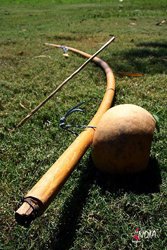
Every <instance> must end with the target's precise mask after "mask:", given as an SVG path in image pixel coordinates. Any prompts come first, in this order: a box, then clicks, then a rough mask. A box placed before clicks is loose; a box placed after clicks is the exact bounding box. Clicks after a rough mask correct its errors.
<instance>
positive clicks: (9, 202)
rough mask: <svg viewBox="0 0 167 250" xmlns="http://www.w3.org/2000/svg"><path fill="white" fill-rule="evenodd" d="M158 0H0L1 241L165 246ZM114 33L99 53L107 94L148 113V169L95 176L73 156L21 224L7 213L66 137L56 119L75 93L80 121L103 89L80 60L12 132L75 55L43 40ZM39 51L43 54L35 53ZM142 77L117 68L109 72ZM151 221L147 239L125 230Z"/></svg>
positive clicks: (163, 55) (75, 40)
mask: <svg viewBox="0 0 167 250" xmlns="http://www.w3.org/2000/svg"><path fill="white" fill-rule="evenodd" d="M165 6H166V0H160V1H155V0H154V1H153V0H148V1H144V0H143V1H142V0H140V1H139V0H134V1H133V2H132V1H123V2H119V1H116V0H113V1H94V3H93V2H92V1H82V2H81V1H79V0H78V1H67V0H66V1H49V3H48V2H47V1H46V0H42V1H40V3H38V1H35V0H34V1H33V0H32V1H9V0H7V1H4V0H1V2H0V72H1V76H0V86H1V95H2V97H1V101H0V108H1V124H0V129H1V130H0V138H1V155H2V156H1V169H0V172H1V219H0V220H1V221H0V223H1V245H0V248H1V249H4V250H10V249H28V250H29V249H35V250H36V249H58V250H62V249H63V250H65V249H70V250H79V249H82V250H88V249H91V250H92V249H99V250H103V249H105V250H107V249H109V250H112V249H113V250H117V249H121V250H123V249H152V250H154V249H155V250H157V249H160V250H161V249H162V250H164V249H165V247H166V245H167V240H166V239H167V235H166V232H167V227H166V221H167V208H166V198H167V186H166V177H167V174H166V167H167V160H166V155H167V154H166V146H167V145H166V141H167V140H166V131H167V122H166V115H167V114H166V113H167V112H166V106H167V102H166V93H165V91H166V81H167V77H166V73H167V52H166V51H167V39H166V37H167V29H166V27H167V23H164V24H163V25H161V26H159V25H156V24H157V23H158V22H160V21H161V20H163V19H165V18H166V15H167V11H166V7H165ZM111 34H114V35H115V36H116V41H115V42H114V43H113V44H112V45H111V46H110V47H109V48H107V49H106V50H105V51H104V52H103V53H102V54H101V55H100V57H101V58H103V59H104V60H105V61H106V62H108V63H109V64H110V65H111V67H112V68H113V71H114V73H115V76H116V90H117V91H116V97H115V103H114V105H117V104H122V103H134V104H137V105H140V106H142V107H144V108H146V109H147V110H148V111H150V112H151V113H154V114H156V115H158V117H159V120H160V132H156V133H155V136H154V141H153V144H152V150H151V155H152V160H151V163H150V169H149V170H148V171H147V172H146V173H145V174H144V175H142V174H141V175H138V176H134V177H133V178H132V177H127V180H124V179H122V178H118V177H117V178H116V177H113V176H111V177H108V176H102V175H101V174H100V173H99V172H98V171H96V170H95V169H94V168H93V167H92V164H91V162H90V161H89V155H90V150H89V151H88V152H87V153H86V154H85V156H84V157H83V159H82V160H81V161H80V163H79V164H78V166H77V167H76V169H75V171H74V172H73V174H72V175H71V177H70V178H69V179H68V181H67V182H66V184H65V185H64V187H63V189H62V190H61V192H60V194H59V195H58V196H57V197H56V198H55V200H54V201H53V202H52V204H51V205H50V206H49V208H48V209H47V210H46V212H45V213H44V214H43V215H42V216H41V217H40V218H38V219H36V220H35V221H34V222H33V223H32V225H31V227H30V228H28V229H24V228H22V227H20V226H19V225H17V224H16V223H15V220H14V211H15V210H16V209H17V208H18V205H19V202H20V199H21V197H22V196H23V195H24V194H25V193H26V192H27V191H28V190H29V189H30V188H31V187H32V186H33V184H35V183H36V181H37V180H38V179H39V178H40V176H42V174H44V173H45V172H46V170H47V169H48V168H49V167H50V166H51V165H52V164H53V163H54V162H55V161H56V159H57V158H58V157H59V156H60V155H61V153H63V152H64V150H65V149H66V148H67V147H68V145H70V143H71V142H72V141H73V140H74V139H75V136H74V135H71V134H69V133H67V132H65V131H62V130H61V129H60V128H59V125H58V124H59V119H60V117H61V116H63V115H64V113H65V112H66V111H67V110H68V109H69V108H71V107H72V106H75V105H76V104H78V103H79V102H81V101H86V104H85V106H84V108H85V115H82V114H79V115H78V116H77V117H75V119H77V121H78V123H79V124H87V123H88V122H89V121H90V119H91V118H92V116H93V114H94V113H95V111H96V110H97V108H98V106H99V103H100V101H101V99H102V97H103V94H104V90H105V75H104V74H103V72H102V71H101V69H99V68H98V67H96V66H94V65H93V64H91V63H90V64H89V65H88V66H87V68H86V69H85V70H84V71H82V72H81V73H80V74H79V75H78V76H77V77H75V79H73V80H72V81H71V82H70V83H69V84H68V86H66V87H64V88H63V90H62V91H61V92H59V93H58V94H57V95H56V96H55V97H54V98H53V99H52V100H50V101H49V102H48V103H47V104H46V105H45V107H43V108H42V109H41V110H40V111H39V112H38V114H36V115H34V117H33V118H32V119H31V120H30V121H29V122H27V123H26V124H25V125H24V126H23V127H22V128H20V129H19V130H17V131H16V132H14V133H11V132H9V129H10V128H12V127H13V126H14V125H15V124H17V123H18V121H19V120H20V119H21V118H22V117H23V116H25V115H26V114H27V112H28V111H30V110H31V109H32V108H33V107H35V106H36V105H37V104H38V103H39V102H40V101H42V100H43V99H44V98H45V97H46V96H47V95H48V94H49V93H50V91H51V90H53V89H54V88H55V87H56V86H57V85H58V84H59V83H61V82H62V80H64V79H65V78H66V77H67V76H69V75H70V73H72V72H73V71H74V70H75V69H76V68H77V67H78V65H81V64H82V62H83V61H84V60H85V59H83V58H81V57H79V56H77V55H74V54H72V53H70V57H69V58H68V59H65V58H64V57H63V56H62V52H61V51H60V50H56V49H52V48H48V47H45V46H44V45H43V44H44V43H45V42H55V43H60V44H65V45H69V46H73V47H76V48H79V49H81V50H83V51H86V52H90V53H93V52H95V51H96V50H97V49H98V48H99V47H100V46H101V44H102V43H104V42H105V41H107V40H108V39H109V36H111ZM40 55H44V56H45V57H38V56H40ZM120 71H123V72H141V73H144V76H143V77H138V78H135V77H134V78H128V77H122V78H121V77H119V74H118V72H120ZM137 227H139V228H141V229H143V230H156V232H157V238H155V239H143V240H142V241H141V243H139V245H138V247H135V245H134V243H132V236H133V235H134V233H135V229H136V228H137Z"/></svg>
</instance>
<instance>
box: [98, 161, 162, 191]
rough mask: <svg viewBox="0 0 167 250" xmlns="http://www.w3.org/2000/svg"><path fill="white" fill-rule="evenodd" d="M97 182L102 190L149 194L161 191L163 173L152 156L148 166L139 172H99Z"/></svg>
mask: <svg viewBox="0 0 167 250" xmlns="http://www.w3.org/2000/svg"><path fill="white" fill-rule="evenodd" d="M96 182H97V184H98V185H100V186H101V188H102V190H104V191H105V190H108V191H109V192H117V191H119V190H122V191H124V192H128V193H129V192H132V193H135V194H149V193H157V192H159V191H160V184H161V175H160V169H159V164H158V161H157V160H156V159H155V158H150V161H149V165H148V168H147V169H146V170H145V171H143V172H140V173H137V174H127V175H107V174H102V173H99V174H97V178H96Z"/></svg>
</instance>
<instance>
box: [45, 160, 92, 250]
mask: <svg viewBox="0 0 167 250" xmlns="http://www.w3.org/2000/svg"><path fill="white" fill-rule="evenodd" d="M89 168H90V166H89V163H88V164H87V166H86V168H85V169H84V170H83V172H82V177H81V178H80V180H79V183H78V185H77V187H76V188H75V189H74V191H73V193H72V195H71V196H70V198H69V199H67V200H66V202H65V204H64V207H63V211H62V214H61V218H60V220H59V223H58V225H57V226H56V228H55V231H53V232H52V235H53V236H52V238H51V239H50V241H49V242H51V243H50V244H49V248H47V249H55V250H67V249H69V248H70V247H71V246H72V244H73V241H74V238H75V233H76V229H77V227H78V223H79V219H80V217H81V215H82V210H83V207H84V204H85V203H86V199H87V197H88V193H89V189H90V188H91V186H92V183H93V179H94V169H93V168H90V169H89ZM41 249H42V250H44V249H46V247H45V245H44V246H42V248H41Z"/></svg>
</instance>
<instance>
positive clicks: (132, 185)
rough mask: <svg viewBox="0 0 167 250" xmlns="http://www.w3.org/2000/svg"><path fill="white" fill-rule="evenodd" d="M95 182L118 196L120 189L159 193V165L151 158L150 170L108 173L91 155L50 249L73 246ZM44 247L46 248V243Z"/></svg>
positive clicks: (56, 230) (59, 249) (62, 215)
mask: <svg viewBox="0 0 167 250" xmlns="http://www.w3.org/2000/svg"><path fill="white" fill-rule="evenodd" d="M92 184H95V185H98V186H100V187H101V190H102V192H105V191H106V190H107V191H109V192H111V193H115V194H118V195H119V193H120V192H119V191H120V190H121V191H124V192H133V193H137V194H141V193H143V194H148V193H155V192H159V185H160V184H161V175H160V170H159V165H158V162H157V160H156V159H152V158H151V159H150V162H149V166H148V169H147V170H146V171H144V172H142V173H140V174H132V175H126V176H125V175H122V176H120V175H108V174H107V175H106V174H102V173H101V172H99V171H98V170H96V169H95V168H94V166H93V163H92V160H91V158H90V159H89V161H88V164H87V166H86V168H85V169H84V170H83V172H82V177H81V178H80V180H79V183H78V185H77V187H76V188H75V189H74V191H73V193H72V195H71V196H70V198H69V199H68V200H67V201H66V202H65V204H64V207H63V211H62V214H61V217H60V220H59V223H58V225H57V227H56V228H55V231H53V232H52V235H53V236H52V238H51V239H50V240H49V242H50V243H49V249H51V250H53V249H55V250H57V249H58V250H67V249H70V247H71V246H72V244H73V242H74V239H75V234H76V230H77V228H79V220H80V218H81V215H82V211H83V208H84V205H85V204H86V200H87V197H88V193H89V190H90V189H91V186H92ZM47 247H48V243H47ZM41 249H43V250H44V249H46V245H43V246H42V247H41Z"/></svg>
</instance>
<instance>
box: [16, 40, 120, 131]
mask: <svg viewBox="0 0 167 250" xmlns="http://www.w3.org/2000/svg"><path fill="white" fill-rule="evenodd" d="M114 39H115V37H114V36H113V37H112V38H110V40H109V41H108V42H106V43H105V44H104V45H103V46H102V47H101V48H100V49H99V50H98V51H96V52H95V53H94V54H93V55H92V56H91V57H90V58H88V59H87V60H86V61H85V62H84V63H83V64H82V65H81V66H80V67H79V68H78V69H77V70H76V71H74V72H73V73H72V74H71V75H70V76H69V77H67V78H66V79H65V80H64V81H63V82H62V83H61V84H60V85H59V86H58V87H57V88H56V89H55V90H53V92H52V93H50V95H49V96H47V98H46V99H44V100H43V101H42V102H41V103H40V104H39V105H38V106H36V107H35V108H34V109H33V110H31V112H30V113H29V114H28V115H27V116H26V117H24V118H23V119H22V120H21V121H20V122H19V123H18V124H17V125H16V128H19V127H21V126H22V125H23V124H24V123H25V122H26V121H27V120H29V119H30V117H31V116H32V115H33V114H35V113H36V112H37V111H38V110H39V109H40V108H41V107H42V106H43V105H44V104H45V103H46V102H47V101H49V100H50V99H51V98H52V97H53V96H54V95H55V94H56V93H57V92H58V91H59V90H60V89H61V88H62V87H63V86H64V85H65V84H66V83H67V82H68V81H69V80H71V79H72V78H73V77H74V76H75V75H76V74H78V73H79V72H80V71H81V70H82V69H83V68H84V67H85V66H86V65H87V64H88V63H89V62H90V61H91V60H92V59H93V58H94V57H96V56H97V55H98V54H99V53H100V52H101V51H102V50H104V49H105V48H106V47H107V46H108V45H109V44H110V43H111V42H113V41H114ZM45 45H51V44H49V43H46V44H45ZM51 46H52V45H51Z"/></svg>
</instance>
